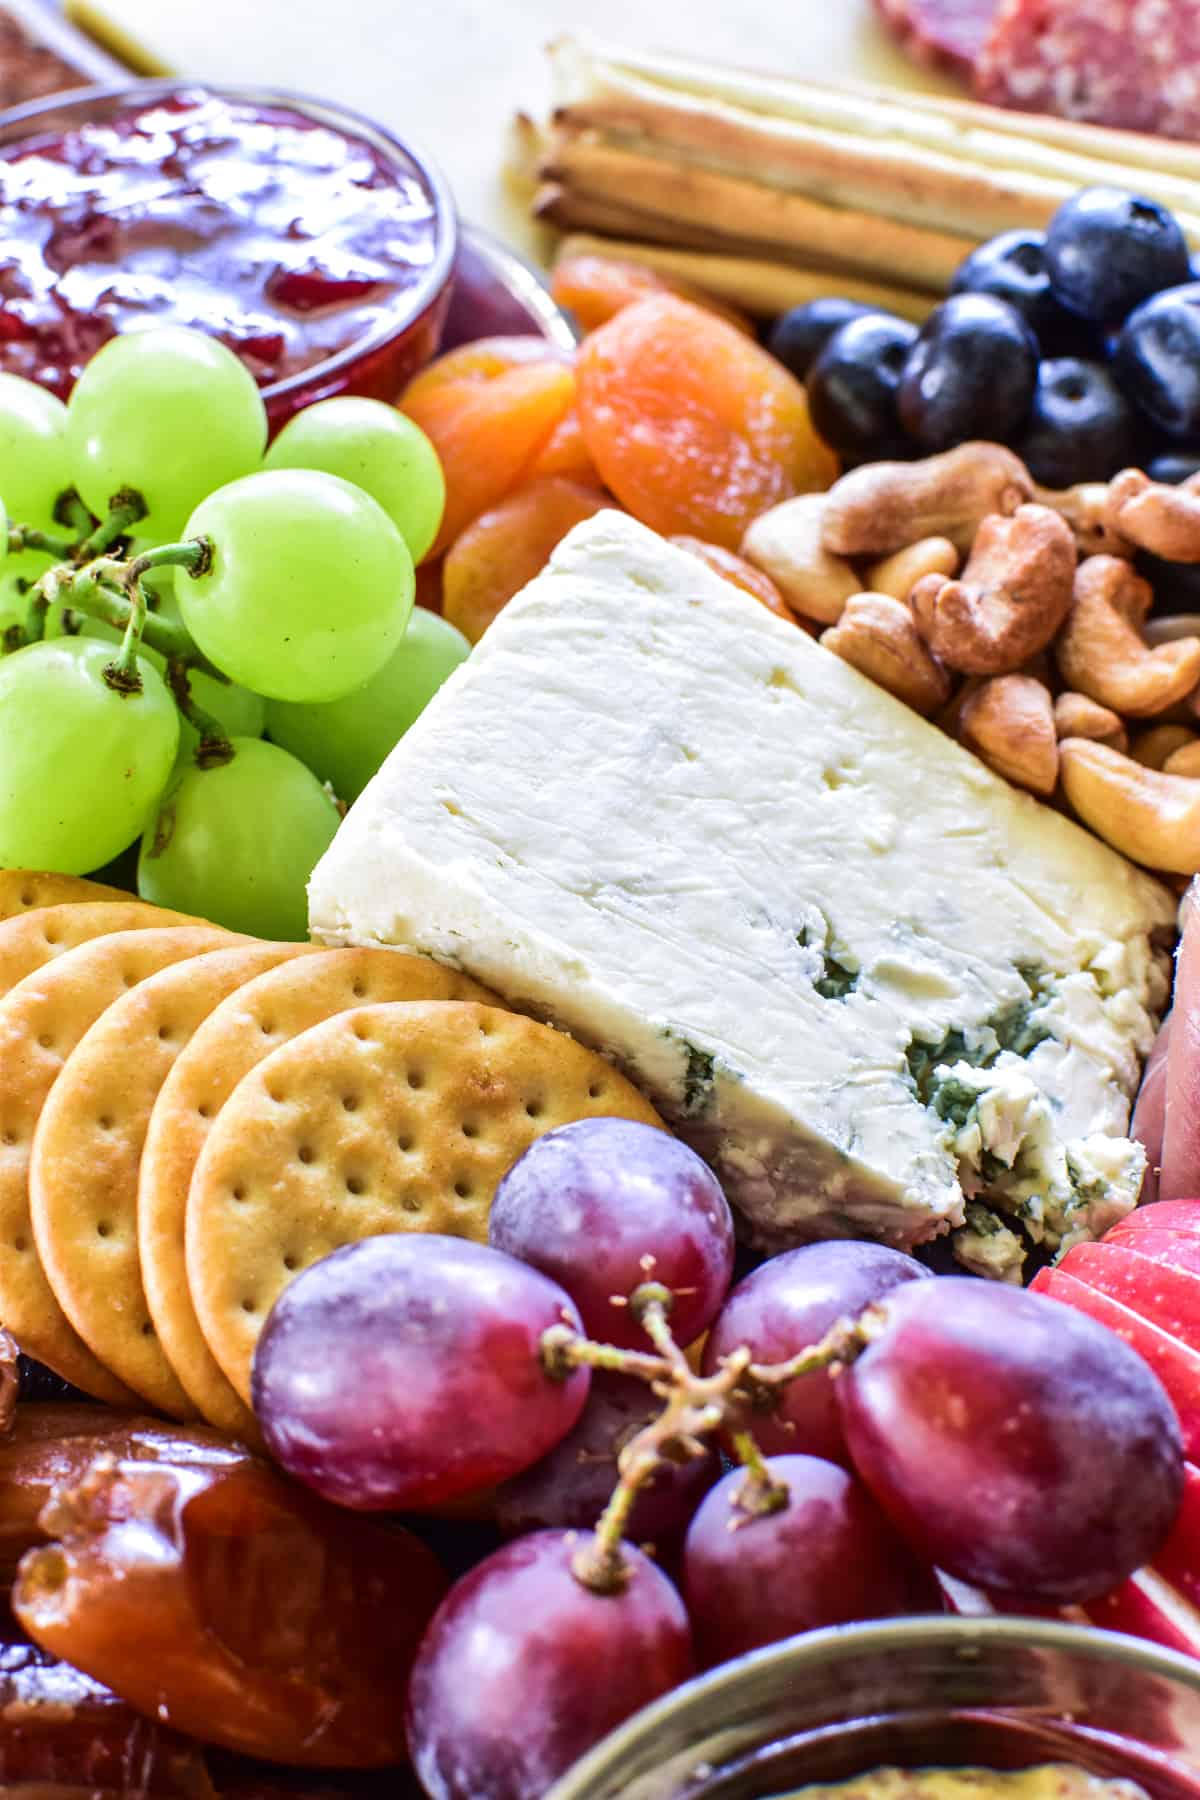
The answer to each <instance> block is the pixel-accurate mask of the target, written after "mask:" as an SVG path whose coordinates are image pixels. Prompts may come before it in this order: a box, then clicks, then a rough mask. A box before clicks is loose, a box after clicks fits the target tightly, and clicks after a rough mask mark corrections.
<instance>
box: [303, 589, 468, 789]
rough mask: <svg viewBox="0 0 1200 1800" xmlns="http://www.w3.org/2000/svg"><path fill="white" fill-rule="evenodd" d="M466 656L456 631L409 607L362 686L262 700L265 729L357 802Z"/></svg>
mask: <svg viewBox="0 0 1200 1800" xmlns="http://www.w3.org/2000/svg"><path fill="white" fill-rule="evenodd" d="M470 654H471V646H470V644H469V643H468V642H467V640H466V638H465V637H464V636H463V634H462V632H461V631H456V630H455V628H454V626H453V625H450V624H448V623H447V621H446V620H445V619H442V618H439V617H438V615H437V613H432V612H427V611H426V609H425V608H424V607H423V606H414V607H413V610H412V617H411V619H410V620H409V621H408V630H407V631H406V632H405V634H404V637H403V639H402V641H401V643H400V647H399V649H397V650H393V652H392V654H391V656H390V657H389V658H388V660H387V662H385V663H384V665H383V667H382V669H380V671H379V673H378V675H373V676H372V677H371V679H370V681H368V682H367V684H366V686H365V687H361V688H358V689H356V690H355V692H354V693H353V694H347V695H346V696H345V697H344V698H343V699H341V700H331V701H329V702H328V703H327V704H326V705H324V706H298V705H296V704H295V703H293V702H289V701H287V700H271V701H268V703H267V730H268V732H269V733H270V735H271V737H272V738H273V739H274V741H275V742H276V743H277V744H282V745H283V747H284V749H285V750H290V751H291V752H292V755H293V756H298V757H299V758H300V760H301V762H305V763H307V764H308V766H309V768H310V769H312V770H313V771H314V772H315V773H316V774H318V775H319V776H320V777H321V779H322V781H327V782H329V784H330V786H331V787H332V788H333V791H334V793H335V794H337V795H338V797H339V798H340V799H342V800H357V798H358V796H359V795H360V794H361V793H362V791H363V789H364V788H365V787H366V785H367V783H368V781H370V779H371V777H372V775H374V773H375V771H376V770H377V769H379V768H380V767H381V766H382V764H383V761H384V759H385V757H386V756H387V755H388V754H389V752H390V751H391V750H392V749H393V748H394V747H395V745H396V744H397V743H398V742H399V740H400V738H401V737H403V735H404V733H405V732H406V731H407V730H408V728H409V726H410V725H411V724H412V722H413V720H414V719H415V718H416V717H417V716H418V714H419V713H420V712H421V711H422V710H423V708H424V707H425V706H426V705H427V704H428V702H429V701H430V700H432V699H433V696H434V695H435V694H436V693H437V691H438V689H439V688H440V687H441V685H442V683H443V681H445V679H446V677H447V676H448V675H450V674H452V673H453V671H454V670H455V669H456V668H457V667H458V665H459V663H460V662H463V661H465V659H466V658H467V657H468V656H469V655H470Z"/></svg>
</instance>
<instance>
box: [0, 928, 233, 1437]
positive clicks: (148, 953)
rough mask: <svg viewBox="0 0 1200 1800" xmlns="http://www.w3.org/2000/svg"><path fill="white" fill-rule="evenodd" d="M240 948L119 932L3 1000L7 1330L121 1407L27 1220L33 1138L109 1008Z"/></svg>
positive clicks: (0, 1049) (122, 1396)
mask: <svg viewBox="0 0 1200 1800" xmlns="http://www.w3.org/2000/svg"><path fill="white" fill-rule="evenodd" d="M72 910H73V909H72V908H70V907H66V908H64V911H66V912H70V911H72ZM28 916H29V917H32V916H33V915H32V914H30V915H28ZM241 941H242V940H240V939H238V938H236V937H235V936H234V935H233V933H232V932H227V931H220V930H218V929H217V927H216V926H215V925H192V926H175V927H168V928H166V929H161V928H160V929H158V930H142V931H121V932H117V933H115V934H113V935H111V936H107V937H102V938H97V939H95V940H94V942H92V943H86V944H80V945H78V946H77V947H76V948H75V949H73V950H67V951H64V952H63V954H62V955H61V956H56V957H55V959H54V961H53V962H51V963H48V964H46V966H45V967H44V968H41V969H36V970H35V971H34V972H33V974H32V975H27V976H26V977H25V980H24V981H22V982H21V983H19V985H18V986H17V987H15V988H14V989H13V990H12V992H11V993H10V994H7V995H6V996H5V997H4V999H3V1001H0V1324H3V1325H4V1326H6V1327H7V1329H8V1330H9V1331H11V1332H12V1334H13V1336H14V1337H15V1338H16V1340H17V1342H18V1344H19V1345H20V1346H21V1348H22V1350H25V1351H27V1352H28V1354H29V1355H30V1356H36V1357H37V1359H38V1360H39V1362H44V1363H46V1364H47V1365H48V1366H49V1367H50V1368H52V1369H54V1370H55V1371H56V1373H58V1374H59V1375H62V1376H64V1377H65V1378H66V1379H67V1380H68V1381H73V1382H74V1383H75V1385H76V1386H77V1387H81V1388H83V1389H84V1391H85V1392H86V1393H89V1394H94V1395H95V1396H96V1398H97V1399H99V1400H108V1401H110V1402H111V1403H112V1404H113V1405H114V1406H129V1405H136V1404H137V1403H138V1402H137V1397H136V1395H134V1394H133V1393H131V1392H130V1390H129V1389H128V1388H127V1387H126V1386H125V1385H124V1383H123V1382H120V1381H118V1380H117V1379H116V1377H115V1376H114V1375H112V1374H111V1373H110V1372H109V1370H108V1369H106V1368H105V1367H104V1366H103V1364H102V1363H100V1362H99V1361H98V1360H97V1358H96V1357H94V1356H93V1355H92V1353H91V1351H90V1350H89V1349H88V1347H87V1345H86V1344H85V1343H84V1342H83V1340H82V1338H80V1337H79V1336H78V1334H77V1333H76V1331H75V1330H74V1328H73V1327H72V1325H71V1323H70V1321H69V1320H68V1319H67V1316H66V1314H65V1313H64V1312H63V1310H62V1308H61V1306H60V1305H59V1304H58V1301H57V1300H56V1299H55V1297H54V1292H53V1289H52V1288H51V1286H50V1283H49V1282H48V1281H47V1280H46V1275H45V1271H44V1270H43V1268H42V1265H41V1260H40V1258H39V1256H38V1253H37V1245H36V1244H35V1242H34V1236H33V1221H32V1220H31V1218H30V1216H29V1159H30V1155H31V1153H32V1150H33V1138H34V1132H35V1130H36V1128H37V1122H38V1119H39V1117H40V1115H41V1111H42V1107H43V1106H44V1105H45V1102H46V1096H47V1095H48V1094H49V1092H50V1090H51V1088H52V1087H53V1086H54V1082H55V1080H56V1079H57V1077H58V1074H59V1071H60V1070H61V1068H62V1066H63V1064H64V1063H65V1062H66V1060H67V1058H68V1056H70V1054H71V1052H72V1050H74V1048H75V1046H76V1044H78V1043H79V1041H80V1039H81V1038H82V1037H83V1035H84V1033H85V1032H86V1031H87V1030H88V1029H89V1027H90V1026H92V1025H94V1024H95V1022H96V1020H97V1019H98V1018H99V1017H100V1015H101V1013H102V1012H103V1011H104V1010H105V1008H106V1007H109V1006H111V1005H112V1003H113V1001H114V1000H118V999H119V998H120V997H121V995H122V994H124V993H125V992H126V991H127V990H128V989H129V988H132V987H134V986H136V984H137V983H138V982H139V981H145V979H146V977H147V976H148V975H153V974H155V973H156V972H157V971H158V970H159V969H162V968H165V967H166V966H167V964H168V963H173V962H179V961H181V960H182V959H183V958H184V957H187V956H200V955H202V954H203V953H204V952H205V951H206V950H218V949H220V948H222V947H223V946H225V945H229V944H234V943H238V942H241Z"/></svg>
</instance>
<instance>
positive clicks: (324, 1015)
mask: <svg viewBox="0 0 1200 1800" xmlns="http://www.w3.org/2000/svg"><path fill="white" fill-rule="evenodd" d="M494 999H495V996H494V995H492V994H489V993H488V991H487V989H486V988H481V987H480V986H479V984H478V982H475V981H472V980H471V979H470V978H469V976H466V975H459V974H456V973H455V972H454V971H453V970H452V969H444V968H443V967H442V966H441V964H440V963H435V962H431V961H430V960H429V958H428V957H423V956H409V955H406V954H404V953H403V952H401V951H396V950H381V949H357V950H356V949H350V950H325V951H322V952H321V953H320V954H319V955H317V956H306V957H305V958H304V959H303V960H302V961H301V962H298V963H287V964H285V965H284V967H283V968H281V969H272V970H271V972H270V973H269V974H267V975H260V976H259V977H258V979H257V980H256V981H252V982H248V983H247V984H246V986H245V987H243V988H239V989H238V991H237V992H236V993H234V994H231V995H230V997H229V999H228V1000H225V1001H223V1002H222V1003H221V1005H220V1006H218V1007H217V1009H216V1010H215V1012H214V1013H213V1014H212V1016H211V1017H210V1018H208V1019H206V1020H205V1022H204V1024H203V1025H201V1027H200V1028H199V1030H198V1031H197V1032H196V1035H195V1036H194V1037H193V1038H192V1041H191V1043H190V1044H188V1046H187V1047H186V1049H185V1050H184V1051H183V1052H182V1054H181V1055H180V1056H179V1058H178V1060H177V1061H176V1063H175V1066H174V1067H173V1069H172V1070H171V1072H170V1074H169V1075H168V1076H167V1079H166V1080H165V1081H164V1083H163V1086H162V1091H161V1092H160V1094H159V1096H158V1099H157V1100H156V1101H155V1104H154V1111H153V1112H152V1114H151V1115H150V1126H149V1130H148V1131H147V1134H146V1143H145V1146H144V1148H143V1150H142V1167H141V1175H140V1178H139V1185H138V1203H137V1220H138V1247H139V1250H140V1253H141V1269H142V1281H143V1283H144V1284H145V1291H146V1299H147V1301H148V1302H149V1307H150V1317H151V1319H152V1320H153V1321H154V1326H155V1329H156V1331H157V1332H158V1336H159V1340H160V1342H161V1344H162V1347H163V1349H164V1351H165V1352H166V1354H167V1358H168V1360H169V1362H170V1364H171V1366H172V1368H173V1369H174V1370H175V1371H176V1373H177V1374H178V1376H179V1379H180V1380H181V1381H182V1383H183V1385H184V1387H185V1388H186V1390H187V1392H188V1394H189V1395H190V1396H191V1399H192V1401H193V1403H194V1404H195V1405H196V1406H197V1407H198V1408H199V1410H200V1412H201V1413H202V1414H203V1416H204V1417H205V1418H206V1419H207V1420H208V1421H209V1423H210V1424H213V1425H217V1426H220V1427H221V1428H222V1429H223V1430H225V1431H232V1432H235V1433H238V1434H240V1435H242V1436H245V1435H246V1434H247V1433H248V1432H250V1431H252V1430H253V1429H254V1420H253V1415H252V1414H251V1413H250V1412H249V1411H248V1409H247V1408H246V1407H245V1406H244V1405H243V1403H242V1401H241V1400H240V1399H239V1398H238V1395H237V1394H236V1392H235V1391H234V1389H233V1388H232V1387H231V1386H230V1384H229V1382H228V1381H227V1380H226V1378H225V1376H224V1375H223V1374H222V1372H221V1369H220V1366H219V1364H218V1363H217V1362H216V1359H215V1358H214V1357H213V1354H212V1352H211V1350H210V1349H209V1347H208V1343H207V1341H206V1339H205V1337H204V1333H203V1332H202V1331H201V1329H200V1323H199V1320H198V1319H197V1318H196V1311H195V1308H194V1307H193V1305H192V1298H191V1294H190V1292H189V1290H188V1279H187V1262H186V1258H185V1254H184V1221H185V1217H186V1213H187V1199H188V1189H189V1187H190V1185H191V1180H192V1173H193V1171H194V1169H195V1167H196V1162H197V1159H198V1157H199V1155H200V1152H201V1150H202V1149H203V1148H204V1142H205V1139H206V1138H207V1136H208V1133H209V1131H210V1129H211V1127H212V1122H213V1120H214V1119H215V1118H216V1117H217V1114H218V1113H219V1112H220V1110H221V1108H222V1107H223V1106H224V1104H225V1102H226V1100H228V1098H229V1096H230V1095H231V1094H232V1093H233V1091H234V1089H235V1088H236V1087H237V1085H238V1083H239V1081H241V1080H242V1078H243V1076H245V1075H248V1074H249V1073H250V1071H251V1069H253V1068H255V1067H256V1066H257V1065H258V1064H259V1063H260V1062H261V1061H262V1060H263V1058H264V1057H265V1056H269V1055H270V1054H271V1052H272V1051H273V1050H277V1049H278V1048H279V1046H280V1045H281V1044H286V1043H288V1042H289V1041H290V1040H291V1039H292V1038H294V1037H298V1036H299V1035H300V1033H301V1032H302V1031H308V1030H309V1029H310V1028H311V1027H312V1026H313V1025H319V1024H320V1023H321V1021H322V1020H324V1019H329V1018H332V1017H333V1016H334V1014H336V1013H340V1012H346V1011H348V1010H349V1009H350V1008H351V1007H357V1006H362V1005H363V1004H364V1003H370V1002H377V1001H383V1000H479V1001H482V1002H484V1003H491V1002H492V1001H494Z"/></svg>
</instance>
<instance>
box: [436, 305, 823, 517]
mask: <svg viewBox="0 0 1200 1800" xmlns="http://www.w3.org/2000/svg"><path fill="white" fill-rule="evenodd" d="M575 377H576V388H577V405H578V408H579V420H580V424H581V425H582V427H583V436H584V441H585V443H586V444H587V447H588V450H589V451H590V453H591V457H592V461H593V462H594V463H595V465H596V468H597V469H598V471H599V473H600V477H601V479H602V480H603V482H604V484H605V486H606V487H608V488H610V489H611V490H612V492H613V493H614V494H615V495H616V497H617V499H618V500H619V501H620V502H621V504H622V506H624V507H626V508H627V509H628V510H629V511H630V512H631V513H632V514H633V515H634V517H635V518H637V519H640V520H641V521H642V523H643V524H645V525H649V526H651V527H652V529H654V530H655V531H661V532H662V533H663V535H664V536H666V537H670V536H674V535H677V534H685V535H687V536H689V537H699V538H703V539H704V540H705V541H706V542H708V543H715V544H720V545H721V546H722V547H723V548H724V549H726V550H736V549H737V547H738V545H739V544H740V543H741V541H742V536H743V534H744V532H745V530H746V528H747V526H748V525H749V524H750V522H751V521H752V520H753V519H756V518H757V517H758V515H759V514H760V513H762V512H765V511H766V510H767V508H768V507H771V506H776V505H778V503H779V502H780V501H781V500H788V499H790V498H791V497H792V495H793V494H798V493H809V492H812V491H813V490H814V489H820V488H826V487H828V486H829V485H830V483H831V482H832V481H833V480H834V479H835V478H836V476H837V473H838V463H837V458H836V457H835V456H834V454H833V452H832V451H831V450H830V449H829V448H828V446H827V445H826V444H824V443H823V442H822V441H821V439H820V438H819V437H818V436H817V434H816V432H815V431H814V429H813V426H812V421H811V419H810V418H809V413H808V402H807V400H806V398H805V394H804V389H803V388H802V387H801V385H800V383H799V382H798V381H797V380H796V379H795V377H794V376H792V375H790V374H789V373H788V371H787V370H786V369H785V368H784V367H783V366H782V364H780V363H778V362H776V361H775V359H774V357H773V356H769V355H768V354H767V352H766V351H765V350H763V349H762V348H761V347H760V346H759V345H758V344H756V343H754V342H753V341H752V340H751V339H749V338H746V337H744V336H743V335H742V333H741V332H740V331H736V330H735V329H734V328H733V326H732V325H727V324H726V323H725V321H724V320H723V319H718V318H716V317H714V315H713V314H712V313H708V312H704V311H703V310H702V309H701V308H700V307H698V306H693V305H692V304H691V303H690V301H687V300H679V299H676V298H675V296H674V295H672V294H659V295H655V296H653V297H652V298H650V299H648V300H640V301H638V303H637V304H636V305H635V306H627V307H626V308H625V309H624V311H623V312H619V313H618V314H617V316H616V318H614V319H610V320H609V322H608V324H607V325H602V326H601V327H600V328H599V330H598V331H594V332H593V333H592V335H591V337H589V338H587V339H586V340H585V342H584V343H583V344H582V345H581V346H580V349H579V354H578V357H577V359H576V365H575ZM422 422H423V421H422ZM435 441H436V440H435Z"/></svg>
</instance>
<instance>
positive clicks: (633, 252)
mask: <svg viewBox="0 0 1200 1800" xmlns="http://www.w3.org/2000/svg"><path fill="white" fill-rule="evenodd" d="M568 256H616V257H620V258H621V260H622V261H624V262H635V263H641V264H642V265H643V266H644V267H646V268H648V269H654V270H655V271H656V272H657V273H658V274H660V275H674V276H677V277H678V278H679V279H680V280H681V281H689V282H691V283H692V284H693V285H694V286H695V287H699V288H704V289H705V290H706V291H707V292H708V293H710V294H714V295H716V297H717V298H718V299H719V300H728V301H730V302H731V303H732V304H733V305H735V306H740V307H742V308H743V309H744V310H745V311H746V312H750V313H755V314H757V315H758V316H759V317H761V318H767V319H770V318H774V317H775V316H776V315H777V314H778V313H782V312H787V310H788V308H789V307H792V306H802V305H804V303H805V302H806V301H808V300H819V299H822V298H824V297H825V296H826V295H829V294H836V295H839V296H840V297H842V298H844V299H847V300H858V301H860V302H861V303H862V304H863V305H864V306H877V307H879V308H880V310H881V311H883V312H890V313H896V314H898V315H899V317H900V318H902V319H911V320H912V321H913V323H914V324H918V325H919V324H920V322H921V321H922V319H924V318H925V317H926V316H927V314H928V312H929V309H930V307H931V306H932V305H933V296H932V295H929V294H919V293H917V292H916V291H915V290H914V289H910V288H902V287H893V286H891V285H890V284H888V283H885V282H880V281H863V280H861V279H860V278H859V277H857V276H854V275H839V274H837V273H834V272H831V271H829V270H825V269H798V268H793V267H792V266H791V265H790V264H788V263H780V262H763V261H761V260H759V259H758V258H757V257H751V256H725V255H716V254H713V253H712V252H709V251H703V250H678V249H674V248H672V247H670V246H668V245H666V244H644V243H639V242H636V241H635V240H633V239H631V238H610V237H589V236H588V235H587V234H586V233H584V232H574V233H572V234H571V236H569V237H565V238H564V239H563V240H562V242H561V244H560V245H559V248H558V257H559V258H560V259H561V258H565V257H568Z"/></svg>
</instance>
